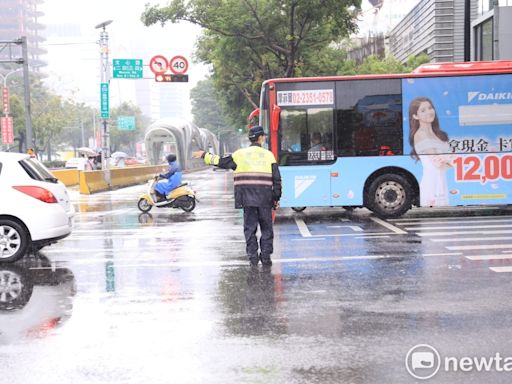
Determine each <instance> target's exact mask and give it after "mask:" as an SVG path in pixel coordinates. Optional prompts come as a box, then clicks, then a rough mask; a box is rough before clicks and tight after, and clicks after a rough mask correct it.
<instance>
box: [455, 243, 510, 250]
mask: <svg viewBox="0 0 512 384" xmlns="http://www.w3.org/2000/svg"><path fill="white" fill-rule="evenodd" d="M445 248H446V249H449V250H450V251H476V250H481V249H510V248H512V244H484V245H455V246H448V247H445Z"/></svg>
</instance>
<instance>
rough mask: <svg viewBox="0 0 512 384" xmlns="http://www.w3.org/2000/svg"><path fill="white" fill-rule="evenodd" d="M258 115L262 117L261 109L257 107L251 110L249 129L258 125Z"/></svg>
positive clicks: (248, 122)
mask: <svg viewBox="0 0 512 384" xmlns="http://www.w3.org/2000/svg"><path fill="white" fill-rule="evenodd" d="M258 117H260V109H259V108H256V109H255V110H254V111H252V112H251V114H250V115H249V117H248V118H247V129H251V128H252V127H254V126H255V125H257V124H255V123H256V121H255V120H256V119H258Z"/></svg>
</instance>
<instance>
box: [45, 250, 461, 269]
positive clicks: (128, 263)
mask: <svg viewBox="0 0 512 384" xmlns="http://www.w3.org/2000/svg"><path fill="white" fill-rule="evenodd" d="M453 255H454V254H442V253H440V254H425V255H418V256H416V255H414V256H403V255H360V256H333V257H310V258H309V257H297V258H286V259H278V258H272V263H274V264H287V263H318V262H333V261H358V260H361V261H363V260H376V259H396V258H401V259H403V258H414V257H422V256H426V257H429V256H453ZM105 261H115V262H116V268H142V267H144V268H148V267H149V268H161V267H203V266H212V267H214V266H217V267H229V266H246V265H248V261H247V260H187V261H175V262H163V263H158V262H155V263H147V260H143V261H142V260H141V262H137V263H133V260H132V259H130V260H121V259H113V258H112V259H105V258H101V259H97V260H91V259H87V260H73V261H68V262H70V263H71V264H70V265H75V264H82V263H87V264H90V263H94V262H97V263H103V262H105ZM39 269H48V268H45V267H43V268H39Z"/></svg>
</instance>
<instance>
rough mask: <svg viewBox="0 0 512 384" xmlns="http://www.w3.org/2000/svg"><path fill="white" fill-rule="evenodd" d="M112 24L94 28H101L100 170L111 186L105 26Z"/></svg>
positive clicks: (106, 35)
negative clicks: (101, 122) (101, 127)
mask: <svg viewBox="0 0 512 384" xmlns="http://www.w3.org/2000/svg"><path fill="white" fill-rule="evenodd" d="M110 23H112V20H107V21H104V22H103V23H100V24H98V25H97V26H96V29H98V28H101V29H102V30H101V32H100V40H99V45H100V77H101V84H100V107H101V117H102V119H103V130H102V131H101V133H102V134H101V138H102V140H101V143H102V150H101V168H102V169H103V171H104V178H105V182H106V183H107V184H108V185H109V186H111V175H110V161H109V160H110V130H109V126H108V118H109V117H110V111H109V82H110V73H109V62H108V32H107V30H106V28H105V27H106V26H107V25H109V24H110Z"/></svg>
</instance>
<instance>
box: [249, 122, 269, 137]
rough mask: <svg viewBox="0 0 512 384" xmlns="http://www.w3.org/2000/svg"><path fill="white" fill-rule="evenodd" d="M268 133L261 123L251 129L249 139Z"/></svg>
mask: <svg viewBox="0 0 512 384" xmlns="http://www.w3.org/2000/svg"><path fill="white" fill-rule="evenodd" d="M264 135H266V133H265V131H264V130H263V127H262V126H260V125H257V126H255V127H252V128H251V129H249V139H251V140H253V139H257V138H258V137H259V136H264Z"/></svg>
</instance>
